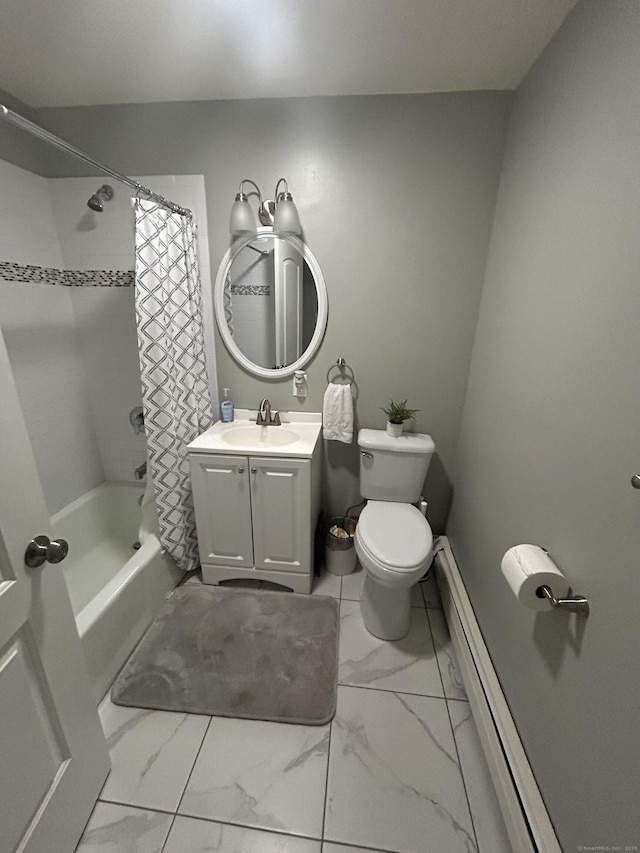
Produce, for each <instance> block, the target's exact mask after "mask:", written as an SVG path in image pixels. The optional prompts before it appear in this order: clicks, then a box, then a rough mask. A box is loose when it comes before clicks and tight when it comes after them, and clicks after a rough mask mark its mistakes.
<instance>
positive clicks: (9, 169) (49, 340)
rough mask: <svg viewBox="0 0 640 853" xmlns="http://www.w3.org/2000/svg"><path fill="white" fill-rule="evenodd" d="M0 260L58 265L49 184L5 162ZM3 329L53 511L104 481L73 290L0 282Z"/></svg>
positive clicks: (0, 175)
mask: <svg viewBox="0 0 640 853" xmlns="http://www.w3.org/2000/svg"><path fill="white" fill-rule="evenodd" d="M0 259H2V260H3V261H10V262H13V263H18V264H31V265H37V266H46V267H54V268H57V269H59V268H60V267H62V252H61V248H60V244H59V241H58V236H57V232H56V226H55V220H54V211H53V206H52V203H51V196H50V193H49V182H48V181H47V180H46V179H45V178H41V177H39V176H38V175H34V174H33V173H31V172H28V171H26V170H25V169H21V168H18V167H17V166H13V165H11V164H9V163H5V162H3V161H0ZM0 327H1V328H2V332H3V334H4V337H5V340H6V343H7V349H8V351H9V357H10V359H11V364H12V367H13V371H14V376H15V380H16V385H17V388H18V393H19V395H20V400H21V403H22V407H23V410H24V414H25V418H26V422H27V429H28V430H29V437H30V439H31V443H32V445H33V451H34V454H35V457H36V462H37V465H38V471H39V474H40V479H41V482H42V487H43V491H44V494H45V499H46V502H47V507H48V509H49V512H50V513H54V512H57V511H58V510H59V509H61V508H62V507H63V506H65V505H66V504H67V503H69V502H70V501H72V500H74V498H76V497H78V496H79V495H81V494H83V493H84V492H86V491H88V490H89V489H91V488H93V487H94V486H96V485H97V484H98V483H100V482H102V480H103V479H104V472H103V468H102V463H101V459H100V454H99V452H98V444H97V440H96V433H95V429H94V422H93V417H92V413H91V408H90V405H89V399H88V394H87V378H86V374H85V370H84V363H83V357H82V352H81V347H80V342H79V340H78V337H77V334H76V330H77V327H76V322H75V317H74V311H73V304H72V299H71V288H67V287H59V286H51V285H48V284H30V283H29V284H25V283H24V282H10V281H4V280H2V281H0Z"/></svg>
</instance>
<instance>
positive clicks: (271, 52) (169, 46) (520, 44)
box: [0, 0, 576, 107]
mask: <svg viewBox="0 0 640 853" xmlns="http://www.w3.org/2000/svg"><path fill="white" fill-rule="evenodd" d="M575 2H576V0H0V87H2V88H4V89H6V90H8V91H9V92H11V93H12V94H13V95H15V96H16V97H18V98H21V99H22V100H23V101H25V102H26V103H28V104H30V105H32V106H35V107H39V106H75V105H89V104H114V103H142V102H149V101H177V100H181V101H182V100H186V101H188V100H214V99H219V98H268V97H291V96H306V95H351V94H377V93H385V94H387V93H410V92H445V91H457V90H471V89H514V88H515V87H516V86H517V85H518V84H519V83H520V81H521V80H522V78H523V76H524V75H525V74H526V72H527V71H528V69H529V68H530V67H531V65H532V64H533V62H534V61H535V59H536V58H537V56H538V55H539V54H540V53H541V51H542V50H543V48H544V47H545V45H546V44H547V43H548V41H549V40H550V38H551V37H552V36H553V34H554V33H555V31H556V30H557V29H558V27H559V26H560V24H561V23H562V21H563V19H564V17H565V16H566V14H567V12H568V11H569V10H570V9H571V8H572V7H573V6H574V4H575Z"/></svg>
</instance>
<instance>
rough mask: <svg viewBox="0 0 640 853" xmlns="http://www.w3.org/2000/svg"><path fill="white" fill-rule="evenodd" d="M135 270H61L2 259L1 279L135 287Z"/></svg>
mask: <svg viewBox="0 0 640 853" xmlns="http://www.w3.org/2000/svg"><path fill="white" fill-rule="evenodd" d="M134 277H135V273H134V272H133V270H59V269H55V268H54V267H36V266H31V265H30V264H14V263H12V262H11V261H0V279H4V281H24V282H27V283H29V284H54V285H62V286H63V287H133V282H134Z"/></svg>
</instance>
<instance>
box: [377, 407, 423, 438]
mask: <svg viewBox="0 0 640 853" xmlns="http://www.w3.org/2000/svg"><path fill="white" fill-rule="evenodd" d="M381 408H382V411H383V412H384V413H385V415H386V416H387V435H392V436H393V437H394V438H398V437H399V436H401V435H402V430H403V429H404V422H405V421H410V420H412V419H413V416H414V415H415V413H416V412H419V411H420V409H410V408H409V407H408V406H407V401H406V400H403V401H402V403H394V402H393V400H389V405H388V406H387V407H386V408H385V407H381Z"/></svg>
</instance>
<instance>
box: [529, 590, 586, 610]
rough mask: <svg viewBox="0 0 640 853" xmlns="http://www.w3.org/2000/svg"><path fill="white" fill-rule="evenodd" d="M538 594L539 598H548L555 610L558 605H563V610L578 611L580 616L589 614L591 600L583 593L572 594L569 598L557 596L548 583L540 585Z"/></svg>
mask: <svg viewBox="0 0 640 853" xmlns="http://www.w3.org/2000/svg"><path fill="white" fill-rule="evenodd" d="M536 595H537V596H538V598H546V599H547V600H548V601H549V603H550V604H551V607H552V608H553V609H554V610H555V609H556V607H561V608H562V609H563V610H570V611H571V613H578V614H579V615H580V616H588V615H589V601H588V599H586V598H585V597H584V596H583V595H570V596H568V597H567V598H556V597H555V595H554V594H553V592H552V591H551V588H550V587H548V586H547V585H546V584H543V585H542V586H539V587H538V589H537V590H536Z"/></svg>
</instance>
